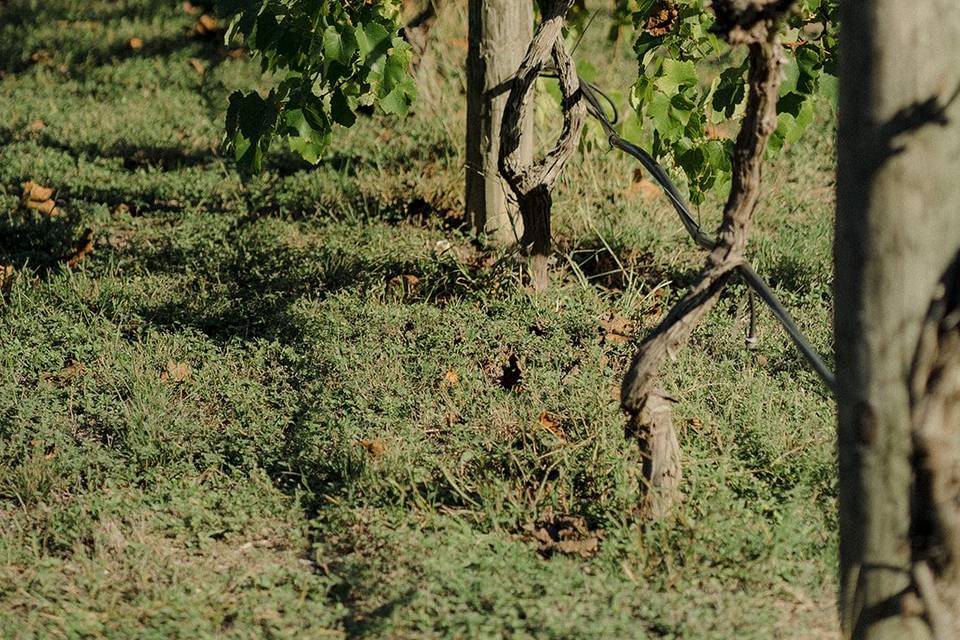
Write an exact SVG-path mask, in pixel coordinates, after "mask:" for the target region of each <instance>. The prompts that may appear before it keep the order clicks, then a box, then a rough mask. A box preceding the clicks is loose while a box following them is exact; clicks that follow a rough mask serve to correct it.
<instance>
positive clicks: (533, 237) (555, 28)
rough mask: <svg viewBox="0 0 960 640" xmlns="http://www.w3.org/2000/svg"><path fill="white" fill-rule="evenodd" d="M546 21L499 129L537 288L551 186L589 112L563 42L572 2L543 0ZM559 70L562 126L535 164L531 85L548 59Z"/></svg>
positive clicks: (542, 275)
mask: <svg viewBox="0 0 960 640" xmlns="http://www.w3.org/2000/svg"><path fill="white" fill-rule="evenodd" d="M539 4H540V13H541V16H542V21H541V23H540V26H539V27H538V28H537V32H536V34H535V35H534V37H533V41H532V42H531V43H530V47H529V48H528V49H527V53H526V55H525V56H524V58H523V62H521V64H520V68H519V69H518V70H517V73H516V76H515V77H514V79H513V81H512V82H511V83H510V95H509V97H508V98H507V104H506V108H505V110H504V115H503V128H502V131H501V142H500V145H501V148H500V162H499V165H500V172H501V174H503V177H504V178H505V179H506V181H507V184H509V185H510V189H511V190H512V191H513V193H514V195H515V196H516V198H517V201H518V203H519V205H520V215H521V217H522V218H523V225H524V230H523V236H522V237H521V238H520V244H521V245H522V246H524V247H526V248H528V249H529V251H530V257H531V261H530V262H531V269H530V271H531V274H532V276H533V285H534V288H535V289H536V290H537V291H543V290H544V289H546V287H547V284H548V275H547V260H548V258H549V257H550V209H551V206H552V199H551V196H550V189H551V188H552V187H553V184H554V182H556V180H557V178H558V177H560V173H561V172H562V171H563V167H564V165H565V164H566V162H567V160H569V159H570V156H571V155H572V154H573V152H574V151H576V148H577V144H578V142H579V140H580V133H581V131H582V130H583V125H584V120H585V119H586V115H587V107H586V103H585V102H584V100H583V99H582V98H583V96H582V94H581V92H580V79H579V77H578V76H577V68H576V66H575V65H574V63H573V58H571V57H570V54H569V53H568V52H567V48H566V45H565V44H564V41H563V33H562V29H563V24H564V18H565V16H566V15H567V11H568V10H569V9H570V6H571V5H572V4H573V0H540V3H539ZM551 60H552V61H553V65H554V66H555V68H556V73H557V77H558V79H559V80H560V92H561V94H562V95H563V104H562V108H563V130H562V131H561V132H560V137H559V139H558V140H557V142H556V144H555V145H554V147H553V149H551V150H550V151H549V152H548V153H547V154H546V156H544V157H543V158H542V159H540V160H539V161H537V162H533V161H531V160H529V159H527V158H524V157H523V155H522V153H521V152H522V150H523V138H522V133H523V122H524V121H525V119H526V118H528V117H530V114H531V112H532V96H533V86H534V82H535V81H536V79H537V78H538V77H539V76H540V73H541V72H542V71H543V70H544V68H545V67H546V66H547V64H548V63H549V62H550V61H551Z"/></svg>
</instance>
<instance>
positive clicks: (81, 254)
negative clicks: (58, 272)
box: [66, 229, 93, 269]
mask: <svg viewBox="0 0 960 640" xmlns="http://www.w3.org/2000/svg"><path fill="white" fill-rule="evenodd" d="M92 251H93V229H84V231H83V235H82V236H80V242H78V243H77V248H76V249H75V250H74V252H73V253H72V254H70V256H68V257H67V260H66V263H67V266H68V267H70V268H71V269H72V268H73V267H75V266H77V265H78V264H80V261H81V260H83V259H84V258H86V257H87V255H88V254H90V252H92Z"/></svg>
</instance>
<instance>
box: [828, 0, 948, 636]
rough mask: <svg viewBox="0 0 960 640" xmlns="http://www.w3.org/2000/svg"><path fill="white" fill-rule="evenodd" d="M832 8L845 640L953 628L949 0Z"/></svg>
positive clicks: (891, 0) (871, 1)
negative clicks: (838, 28)
mask: <svg viewBox="0 0 960 640" xmlns="http://www.w3.org/2000/svg"><path fill="white" fill-rule="evenodd" d="M841 7H842V13H841V25H842V35H841V46H842V55H841V67H840V122H839V131H838V140H837V148H838V180H837V221H836V241H835V251H834V253H835V255H834V257H835V263H836V278H835V285H834V286H835V328H836V338H835V339H836V357H837V373H838V379H837V384H838V394H837V400H838V438H839V444H838V446H839V465H840V580H841V594H840V612H841V621H842V625H843V628H844V631H845V634H846V635H847V636H848V637H853V638H858V639H860V638H868V639H870V640H888V639H889V640H894V639H896V640H902V639H913V638H935V639H937V640H946V639H948V638H950V639H952V638H960V627H958V626H957V618H958V616H960V598H958V595H960V594H958V586H960V585H958V563H960V522H958V517H960V512H958V504H960V455H958V454H960V405H958V400H960V333H958V328H957V324H958V313H960V306H958V298H960V292H958V282H957V277H958V274H957V267H956V261H957V256H958V251H960V177H958V176H960V101H958V100H956V97H957V92H958V90H960V10H958V7H957V4H956V2H954V1H952V0H935V1H933V2H924V3H902V2H896V1H895V0H859V1H857V2H854V1H853V0H848V1H846V2H841Z"/></svg>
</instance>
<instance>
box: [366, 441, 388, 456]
mask: <svg viewBox="0 0 960 640" xmlns="http://www.w3.org/2000/svg"><path fill="white" fill-rule="evenodd" d="M360 446H362V447H363V448H364V449H366V450H367V453H369V454H370V457H372V458H379V457H380V456H382V455H383V454H384V453H386V452H387V446H386V445H385V444H384V443H383V440H381V439H380V438H364V439H363V440H361V441H360Z"/></svg>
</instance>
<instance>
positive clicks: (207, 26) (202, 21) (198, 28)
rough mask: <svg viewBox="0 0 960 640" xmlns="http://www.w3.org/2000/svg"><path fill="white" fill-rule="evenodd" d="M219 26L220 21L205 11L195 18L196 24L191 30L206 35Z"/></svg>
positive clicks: (213, 31) (199, 34)
mask: <svg viewBox="0 0 960 640" xmlns="http://www.w3.org/2000/svg"><path fill="white" fill-rule="evenodd" d="M219 26H220V23H219V21H218V20H217V19H216V18H214V17H213V16H211V15H210V14H208V13H205V14H203V15H202V16H200V17H199V18H198V19H197V24H195V25H194V27H193V32H194V33H196V34H197V35H198V36H206V35H210V34H212V33H215V32H216V31H217V28H218V27H219Z"/></svg>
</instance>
